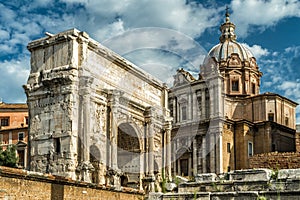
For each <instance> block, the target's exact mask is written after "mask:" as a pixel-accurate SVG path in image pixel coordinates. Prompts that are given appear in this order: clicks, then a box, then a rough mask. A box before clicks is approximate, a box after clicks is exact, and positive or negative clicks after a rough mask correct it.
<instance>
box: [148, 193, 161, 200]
mask: <svg viewBox="0 0 300 200" xmlns="http://www.w3.org/2000/svg"><path fill="white" fill-rule="evenodd" d="M161 199H163V193H161V192H149V195H148V200H161Z"/></svg>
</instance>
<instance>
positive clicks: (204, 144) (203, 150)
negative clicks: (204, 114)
mask: <svg viewBox="0 0 300 200" xmlns="http://www.w3.org/2000/svg"><path fill="white" fill-rule="evenodd" d="M206 154H207V153H206V137H205V136H203V137H202V173H206V172H207V168H206Z"/></svg>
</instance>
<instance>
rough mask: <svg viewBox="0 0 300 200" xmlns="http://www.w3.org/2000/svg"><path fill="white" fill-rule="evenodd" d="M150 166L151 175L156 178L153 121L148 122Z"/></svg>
mask: <svg viewBox="0 0 300 200" xmlns="http://www.w3.org/2000/svg"><path fill="white" fill-rule="evenodd" d="M147 128H148V146H149V152H148V155H149V157H148V159H149V160H148V164H149V175H151V176H152V175H153V176H154V154H153V153H154V152H153V151H154V130H153V123H152V121H151V120H149V121H148V126H147Z"/></svg>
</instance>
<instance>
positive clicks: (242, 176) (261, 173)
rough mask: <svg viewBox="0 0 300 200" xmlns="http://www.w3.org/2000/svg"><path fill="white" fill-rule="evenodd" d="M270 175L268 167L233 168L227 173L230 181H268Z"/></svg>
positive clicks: (270, 171)
mask: <svg viewBox="0 0 300 200" xmlns="http://www.w3.org/2000/svg"><path fill="white" fill-rule="evenodd" d="M271 175H272V170H270V169H247V170H235V171H232V172H230V173H229V180H231V181H269V180H270V178H271Z"/></svg>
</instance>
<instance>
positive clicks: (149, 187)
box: [143, 175, 155, 193]
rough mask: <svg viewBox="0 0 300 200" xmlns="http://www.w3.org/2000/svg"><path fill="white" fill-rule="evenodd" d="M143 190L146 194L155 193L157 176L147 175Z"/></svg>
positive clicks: (144, 179)
mask: <svg viewBox="0 0 300 200" xmlns="http://www.w3.org/2000/svg"><path fill="white" fill-rule="evenodd" d="M143 189H144V191H145V192H146V193H149V192H155V176H154V175H147V176H145V177H144V178H143Z"/></svg>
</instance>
